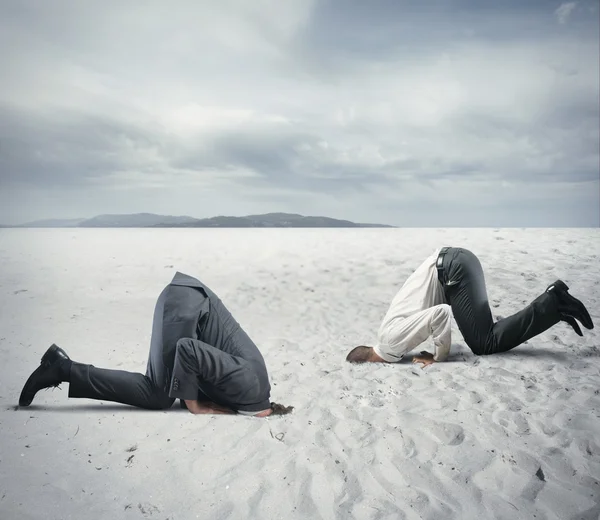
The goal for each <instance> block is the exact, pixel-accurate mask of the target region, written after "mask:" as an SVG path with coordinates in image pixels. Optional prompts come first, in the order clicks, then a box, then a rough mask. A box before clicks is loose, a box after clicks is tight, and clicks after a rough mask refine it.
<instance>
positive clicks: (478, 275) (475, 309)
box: [438, 247, 560, 356]
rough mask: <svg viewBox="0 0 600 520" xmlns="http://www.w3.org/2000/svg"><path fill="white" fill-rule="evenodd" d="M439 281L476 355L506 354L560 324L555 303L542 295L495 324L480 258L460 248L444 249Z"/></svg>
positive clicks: (551, 295)
mask: <svg viewBox="0 0 600 520" xmlns="http://www.w3.org/2000/svg"><path fill="white" fill-rule="evenodd" d="M440 257H441V258H438V278H439V281H440V283H441V284H442V285H443V287H444V293H445V296H446V301H447V302H448V304H449V305H450V306H451V307H452V314H453V315H454V319H455V320H456V324H457V325H458V328H459V330H460V332H461V334H462V335H463V337H464V339H465V342H466V344H467V345H468V346H469V348H470V349H471V350H472V351H473V353H474V354H476V355H480V356H482V355H489V354H495V353H497V352H506V351H507V350H511V349H513V348H515V347H516V346H518V345H520V344H522V343H523V342H525V341H527V340H528V339H531V338H533V337H534V336H537V335H538V334H541V333H542V332H544V331H545V330H548V329H549V328H550V327H552V326H553V325H555V324H556V323H558V322H559V321H560V314H559V312H558V301H557V298H556V297H555V296H554V294H553V293H552V292H550V293H549V292H544V293H543V294H541V295H540V296H538V297H537V298H536V299H535V300H533V301H532V302H531V303H530V304H529V305H528V306H527V307H525V308H524V309H523V310H521V311H519V312H517V313H516V314H513V315H512V316H509V317H507V318H504V319H501V320H499V321H497V322H495V323H494V320H493V318H492V311H491V309H490V305H489V302H488V296H487V291H486V287H485V279H484V275H483V269H482V268H481V263H480V262H479V259H478V258H477V257H476V256H475V255H474V254H473V253H471V251H468V250H467V249H462V248H454V247H449V248H443V249H442V251H441V253H440Z"/></svg>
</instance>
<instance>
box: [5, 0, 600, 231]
mask: <svg viewBox="0 0 600 520" xmlns="http://www.w3.org/2000/svg"><path fill="white" fill-rule="evenodd" d="M567 11H568V12H567ZM594 13H595V14H594ZM594 15H595V16H596V17H597V15H598V13H597V3H596V2H592V1H588V2H577V5H576V6H575V8H571V7H562V8H561V7H560V6H559V5H556V6H549V4H548V3H547V2H542V1H534V2H526V5H522V3H520V2H517V1H516V0H515V2H512V3H511V2H503V3H501V4H500V3H482V2H475V1H471V0H460V1H458V0H455V1H453V2H450V3H448V2H442V1H441V0H440V1H437V0H436V1H422V2H416V1H410V2H396V1H392V0H373V2H368V3H366V4H365V3H364V2H359V1H358V0H352V1H350V0H348V1H344V2H335V1H325V0H322V1H314V2H309V1H305V0H302V1H301V0H297V1H292V0H290V1H289V2H277V3H275V2H272V1H270V0H260V1H256V2H251V3H249V2H241V1H235V0H227V1H224V2H219V3H215V2H200V1H197V2H196V1H194V2H192V1H190V2H187V3H184V4H181V5H180V6H179V7H178V8H177V9H174V8H173V7H172V6H169V5H168V4H165V3H164V2H146V3H144V4H143V6H142V4H136V3H135V2H128V3H122V2H116V1H109V2H103V3H102V4H96V3H84V2H74V1H73V2H67V1H56V2H52V3H36V4H35V5H34V4H33V3H30V2H4V3H3V4H2V5H1V6H0V44H1V45H2V46H3V48H4V49H8V51H7V52H4V53H2V55H0V67H1V69H2V70H3V81H2V82H1V83H0V183H1V185H2V190H0V191H1V192H2V193H1V194H0V222H14V221H21V220H29V219H34V218H44V217H61V216H65V217H68V216H81V215H83V216H92V215H93V214H97V213H103V212H108V211H119V212H133V211H157V212H158V211H160V212H165V213H176V214H191V215H194V216H210V215H212V214H215V213H218V214H227V213H229V214H241V213H244V212H254V213H257V212H261V211H293V212H313V213H320V214H329V215H332V216H338V217H341V218H349V219H355V220H363V221H365V220H366V221H382V222H388V223H392V224H399V225H401V224H405V223H408V222H410V225H418V223H419V222H423V224H424V225H430V224H427V222H429V220H430V219H431V218H432V217H431V215H435V218H436V219H438V220H439V222H440V224H439V225H444V224H445V223H451V224H447V225H461V224H464V225H470V223H472V222H473V220H474V219H475V220H476V219H477V218H478V217H477V215H480V216H481V218H480V219H479V220H481V221H482V222H483V221H486V222H488V221H489V222H490V224H489V225H522V226H526V225H529V224H528V222H530V223H533V222H540V221H544V219H545V221H547V222H552V224H549V225H574V223H577V225H598V224H599V222H598V218H600V217H599V214H600V210H598V204H600V202H599V196H598V195H597V194H598V191H599V189H600V187H599V179H598V176H599V151H598V142H599V141H600V133H599V129H598V128H599V125H598V121H599V119H600V104H599V100H598V91H599V89H600V86H599V79H598V78H599V76H600V71H599V51H598V44H599V36H598V27H597V24H596V23H594V19H593V18H594ZM561 20H564V22H568V23H562V22H561ZM559 22H560V23H559ZM92 190H93V193H92V192H91V191H92ZM206 194H210V197H206ZM49 196H52V197H53V198H54V199H55V200H62V202H61V203H53V204H46V203H45V202H44V201H45V200H46V198H48V197H49ZM61 197H62V199H61ZM199 197H202V200H203V201H204V203H203V204H202V205H201V206H200V205H198V203H197V201H198V198H199ZM564 197H568V200H567V201H565V200H564ZM561 200H562V202H560V204H561V206H560V207H561V208H563V209H564V210H561V211H560V212H557V211H556V207H557V204H558V201H561ZM19 201H21V203H20V202H19ZM25 201H33V202H32V203H28V204H24V202H25ZM432 205H435V208H436V209H435V211H431V207H432ZM56 207H60V208H61V209H62V211H61V214H60V215H59V214H57V213H56V211H57V210H56ZM516 207H518V208H523V209H522V210H519V211H517V210H516V209H515V208H516ZM582 208H585V209H582ZM570 209H572V210H573V212H574V213H577V212H579V213H578V214H573V215H571V214H569V211H570ZM425 214H427V215H425ZM517 214H518V215H519V219H521V220H519V222H516V221H515V215H517ZM528 215H529V216H528ZM557 215H558V216H560V219H558V220H557ZM581 215H585V219H584V218H583V217H582V216H581ZM586 223H587V224H586ZM407 225H408V224H407ZM531 225H533V224H531ZM536 225H537V224H536Z"/></svg>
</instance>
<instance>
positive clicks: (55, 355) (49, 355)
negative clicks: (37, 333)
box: [19, 344, 70, 406]
mask: <svg viewBox="0 0 600 520" xmlns="http://www.w3.org/2000/svg"><path fill="white" fill-rule="evenodd" d="M66 360H70V358H69V356H68V355H67V353H66V352H65V351H64V350H63V349H62V348H60V347H58V346H56V345H54V344H53V345H52V346H51V347H50V348H49V349H48V350H46V352H45V353H44V355H43V356H42V361H41V363H40V366H39V367H37V368H36V369H35V370H34V371H33V373H32V374H31V375H30V376H29V378H28V379H27V382H26V383H25V386H24V387H23V390H22V391H21V396H20V397H19V406H29V405H30V404H31V401H33V398H34V397H35V394H36V393H37V392H38V391H39V390H42V389H43V388H50V387H57V386H58V385H59V384H60V383H62V382H63V381H64V379H63V378H62V377H61V368H62V363H63V361H66Z"/></svg>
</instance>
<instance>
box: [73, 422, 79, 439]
mask: <svg viewBox="0 0 600 520" xmlns="http://www.w3.org/2000/svg"><path fill="white" fill-rule="evenodd" d="M78 433H79V425H77V431H76V432H75V435H77V434H78ZM75 435H73V437H72V438H75Z"/></svg>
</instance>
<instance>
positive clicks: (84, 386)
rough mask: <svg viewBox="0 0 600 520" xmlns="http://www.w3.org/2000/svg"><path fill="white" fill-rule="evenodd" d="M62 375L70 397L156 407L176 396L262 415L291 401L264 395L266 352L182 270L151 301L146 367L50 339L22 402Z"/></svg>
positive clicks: (193, 408)
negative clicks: (106, 364) (109, 365)
mask: <svg viewBox="0 0 600 520" xmlns="http://www.w3.org/2000/svg"><path fill="white" fill-rule="evenodd" d="M61 382H69V397H80V398H88V399H98V400H103V401H113V402H118V403H123V404H128V405H131V406H136V407H140V408H147V409H153V410H162V409H166V408H170V407H171V406H172V404H173V402H174V401H175V399H179V400H180V404H181V406H182V407H184V408H187V409H188V410H189V411H190V412H191V413H194V414H205V413H240V414H244V415H254V416H258V417H266V416H268V415H272V414H278V415H280V414H284V413H289V412H290V411H291V410H292V408H293V407H284V406H282V405H279V404H276V403H271V402H269V397H270V390H271V385H270V384H269V376H268V374H267V368H266V366H265V362H264V359H263V357H262V355H261V353H260V351H259V350H258V348H257V347H256V345H255V344H254V343H253V341H252V340H251V339H250V338H249V337H248V335H247V334H246V333H245V332H244V330H243V329H242V328H241V327H240V325H239V324H238V323H237V322H236V321H235V319H234V318H233V316H232V315H231V314H230V312H229V311H228V310H227V309H226V308H225V305H223V302H222V301H221V300H220V299H219V297H218V296H217V295H216V294H215V293H214V292H212V291H211V290H210V289H209V288H208V287H207V286H206V285H204V284H203V283H202V282H200V281H199V280H197V279H195V278H192V277H191V276H188V275H185V274H183V273H179V272H177V273H176V274H175V277H174V278H173V280H172V281H171V283H170V284H169V285H168V286H167V287H165V289H164V290H163V291H162V293H161V294H160V296H159V298H158V301H157V303H156V308H155V311H154V322H153V326H152V339H151V344H150V354H149V357H148V366H147V370H146V375H143V374H138V373H133V372H125V371H123V370H107V369H102V368H96V367H94V366H92V365H85V364H82V363H77V362H74V361H71V359H70V358H69V356H68V355H67V354H66V353H65V351H64V350H63V349H61V348H60V347H58V346H56V345H52V346H51V347H50V348H49V349H48V350H47V351H46V353H45V354H44V355H43V356H42V361H41V364H40V366H39V367H38V368H37V369H36V370H35V371H34V372H33V373H32V374H31V376H29V379H28V380H27V382H26V383H25V386H24V387H23V391H22V392H21V396H20V398H19V405H20V406H29V405H30V404H31V401H32V400H33V398H34V396H35V394H36V393H37V392H38V391H39V390H41V389H43V388H50V387H56V386H58V385H59V384H60V383H61Z"/></svg>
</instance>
